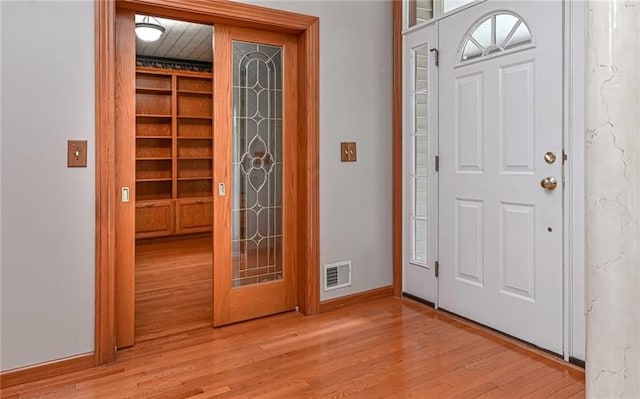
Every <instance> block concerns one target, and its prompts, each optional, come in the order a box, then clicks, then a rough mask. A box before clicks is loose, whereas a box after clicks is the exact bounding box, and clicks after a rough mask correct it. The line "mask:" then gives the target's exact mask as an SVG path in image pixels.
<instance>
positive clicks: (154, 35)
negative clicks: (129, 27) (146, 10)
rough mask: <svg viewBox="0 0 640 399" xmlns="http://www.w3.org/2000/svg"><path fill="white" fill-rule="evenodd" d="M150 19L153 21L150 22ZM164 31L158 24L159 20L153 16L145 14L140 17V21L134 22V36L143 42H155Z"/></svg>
mask: <svg viewBox="0 0 640 399" xmlns="http://www.w3.org/2000/svg"><path fill="white" fill-rule="evenodd" d="M152 19H153V21H155V22H152V21H151V20H152ZM164 31H165V29H164V27H163V26H162V25H160V21H158V20H157V19H156V18H154V17H146V16H145V17H143V18H142V22H136V36H138V38H139V39H140V40H144V41H145V42H155V41H156V40H158V39H160V35H162V34H163V33H164Z"/></svg>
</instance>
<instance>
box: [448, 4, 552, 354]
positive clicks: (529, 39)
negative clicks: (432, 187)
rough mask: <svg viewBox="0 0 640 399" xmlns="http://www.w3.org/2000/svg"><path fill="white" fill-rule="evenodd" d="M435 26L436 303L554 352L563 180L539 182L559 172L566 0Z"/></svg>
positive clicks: (464, 16)
mask: <svg viewBox="0 0 640 399" xmlns="http://www.w3.org/2000/svg"><path fill="white" fill-rule="evenodd" d="M505 24H506V25H505ZM475 27H479V28H478V30H477V31H474V28H475ZM439 29H440V31H439V35H440V49H441V53H440V54H441V57H440V61H441V64H440V69H439V72H440V75H439V88H440V118H439V120H440V159H441V162H440V200H439V205H440V221H441V223H440V230H439V232H440V245H439V251H440V264H441V273H440V278H439V281H438V284H439V305H440V306H441V307H442V308H444V309H446V310H449V311H451V312H454V313H457V314H460V315H462V316H465V317H468V318H470V319H473V320H475V321H477V322H479V323H482V324H485V325H488V326H490V327H493V328H496V329H498V330H500V331H503V332H505V333H508V334H511V335H514V336H516V337H518V338H521V339H523V340H525V341H528V342H531V343H533V344H536V345H538V346H540V347H543V348H545V349H549V350H552V351H554V352H557V353H560V352H561V351H562V326H563V323H562V311H563V310H562V309H563V308H562V306H563V304H562V276H563V274H562V268H563V264H562V229H563V225H562V220H563V218H562V185H561V183H559V187H558V189H556V190H554V191H552V190H546V189H544V188H542V187H541V180H542V179H543V178H545V177H548V176H551V177H555V178H556V179H557V180H558V182H561V181H562V127H563V125H562V87H563V86H562V5H561V3H560V2H494V1H489V2H486V3H482V4H479V5H477V6H474V7H471V8H469V9H466V10H463V11H460V12H459V13H456V14H454V15H452V16H449V17H447V18H444V19H442V20H441V21H440V22H439ZM467 29H468V31H469V32H475V33H473V34H470V35H469V36H466V33H467V32H466V31H467ZM468 37H470V38H468ZM547 151H551V152H553V153H554V154H556V156H557V160H556V161H555V162H553V163H547V162H545V158H544V155H545V153H546V152H547Z"/></svg>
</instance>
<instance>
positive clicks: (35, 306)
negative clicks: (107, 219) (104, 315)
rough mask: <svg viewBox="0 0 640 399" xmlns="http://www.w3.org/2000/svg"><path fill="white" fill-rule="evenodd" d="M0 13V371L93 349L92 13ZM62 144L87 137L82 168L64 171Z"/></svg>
mask: <svg viewBox="0 0 640 399" xmlns="http://www.w3.org/2000/svg"><path fill="white" fill-rule="evenodd" d="M0 7H1V10H2V12H1V16H2V17H1V18H2V19H1V21H0V22H1V31H2V33H1V35H0V36H1V52H2V72H1V73H2V75H1V76H2V93H1V104H2V108H1V113H2V120H1V125H0V127H1V129H2V148H1V162H0V164H1V171H2V194H3V197H2V209H1V212H0V214H1V218H2V233H1V234H2V252H1V262H2V263H1V280H2V281H1V289H2V292H1V295H0V298H1V309H0V311H1V316H0V317H1V331H2V342H1V344H0V369H1V370H3V371H4V370H9V369H13V368H16V367H21V366H26V365H30V364H35V363H41V362H45V361H49V360H53V359H59V358H64V357H68V356H73V355H77V354H82V353H86V352H91V351H93V330H94V326H93V323H94V317H93V314H94V273H95V272H94V265H95V261H94V247H95V243H94V242H95V228H94V220H95V208H94V204H95V202H94V158H95V157H94V156H93V154H94V151H95V146H94V126H95V123H94V108H95V107H94V44H93V37H94V35H93V27H94V23H93V20H94V15H93V3H92V2H88V1H82V2H77V1H75V2H60V1H48V2H33V1H29V2H26V1H25V2H16V1H8V2H7V1H2V2H1V3H0ZM27 22H28V23H27ZM67 139H88V140H89V157H88V158H89V167H88V168H82V169H78V168H75V169H68V168H67V167H66V162H67V159H66V141H67Z"/></svg>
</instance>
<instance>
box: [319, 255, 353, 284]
mask: <svg viewBox="0 0 640 399" xmlns="http://www.w3.org/2000/svg"><path fill="white" fill-rule="evenodd" d="M350 285H351V261H350V260H349V261H344V262H337V263H331V264H328V265H324V290H325V291H330V290H335V289H337V288H342V287H348V286H350Z"/></svg>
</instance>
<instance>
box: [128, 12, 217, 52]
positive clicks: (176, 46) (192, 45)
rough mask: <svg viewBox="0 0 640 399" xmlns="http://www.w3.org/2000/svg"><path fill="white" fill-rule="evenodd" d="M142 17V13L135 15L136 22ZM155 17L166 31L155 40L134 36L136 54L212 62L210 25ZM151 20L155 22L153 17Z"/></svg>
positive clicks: (211, 28) (211, 31) (211, 30)
mask: <svg viewBox="0 0 640 399" xmlns="http://www.w3.org/2000/svg"><path fill="white" fill-rule="evenodd" d="M142 18H143V15H136V22H140V21H142ZM156 19H157V20H158V21H159V22H160V25H162V26H163V27H164V28H165V29H166V31H165V32H164V33H163V34H162V36H160V39H158V40H157V41H155V42H145V41H143V40H140V39H138V38H137V37H136V54H137V55H144V56H149V57H161V58H174V59H179V60H189V61H205V62H212V59H213V27H212V26H210V25H200V24H194V23H191V22H182V21H175V20H172V19H165V18H156ZM151 21H152V22H155V21H153V19H152V20H151Z"/></svg>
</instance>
